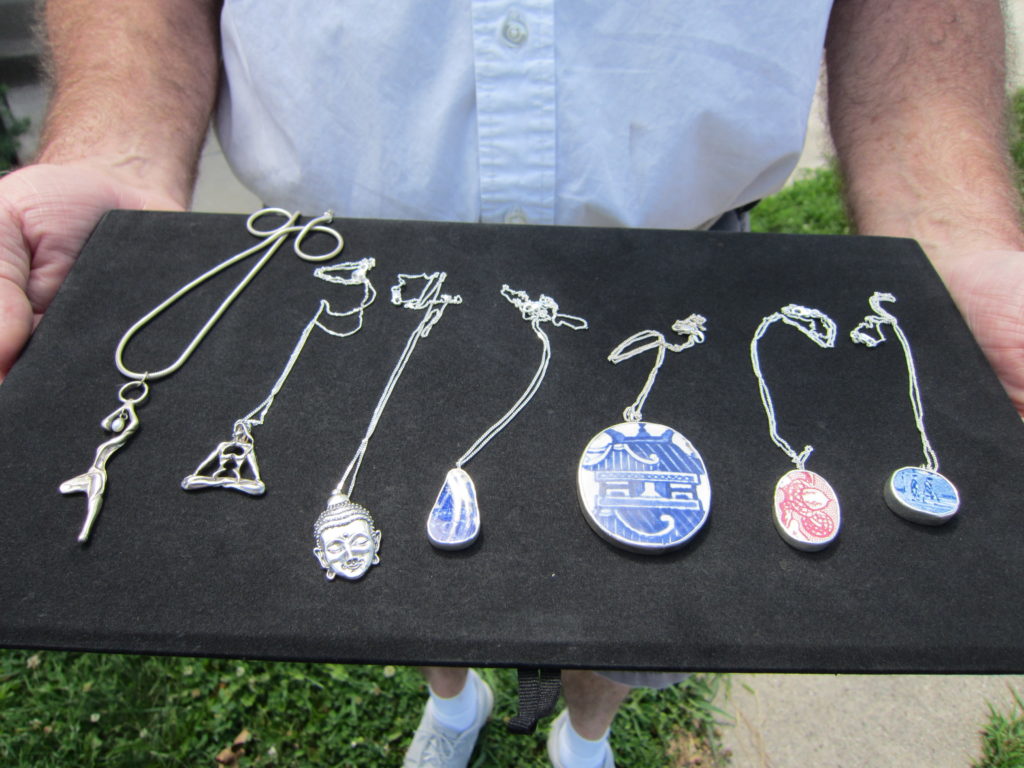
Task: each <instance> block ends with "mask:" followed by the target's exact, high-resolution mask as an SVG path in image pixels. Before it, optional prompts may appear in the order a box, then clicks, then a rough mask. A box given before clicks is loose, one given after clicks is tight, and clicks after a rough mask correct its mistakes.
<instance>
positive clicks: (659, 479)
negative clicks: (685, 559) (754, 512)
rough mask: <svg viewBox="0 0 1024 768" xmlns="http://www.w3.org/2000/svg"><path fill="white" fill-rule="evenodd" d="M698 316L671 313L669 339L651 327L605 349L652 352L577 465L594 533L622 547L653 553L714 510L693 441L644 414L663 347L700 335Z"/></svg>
mask: <svg viewBox="0 0 1024 768" xmlns="http://www.w3.org/2000/svg"><path fill="white" fill-rule="evenodd" d="M706 322H707V321H706V319H705V318H704V317H703V316H702V315H690V316H689V317H687V318H686V319H685V320H676V321H675V322H674V323H673V324H672V330H673V331H675V332H676V333H677V334H679V335H680V336H683V337H685V341H683V342H682V343H680V344H669V343H668V341H666V340H665V336H664V334H662V333H661V332H659V331H655V330H645V331H639V332H637V333H634V334H633V335H632V336H630V337H629V338H628V339H626V340H625V341H623V342H622V343H621V344H619V345H618V346H617V347H616V348H615V349H613V350H612V351H611V354H609V355H608V361H609V362H611V363H615V364H618V363H621V362H622V361H624V360H628V359H630V358H631V357H636V356H637V355H641V354H644V353H645V352H650V351H655V352H656V355H655V360H654V365H653V366H652V367H651V372H650V374H649V375H648V377H647V382H646V383H645V384H644V386H643V389H641V390H640V394H639V395H638V396H637V398H636V400H635V401H633V404H632V405H630V406H629V407H628V408H626V410H625V411H623V413H622V417H623V418H624V419H625V421H624V422H622V423H621V424H616V425H615V426H613V427H608V428H607V429H605V430H603V431H601V432H599V433H598V434H596V435H595V436H594V437H593V438H591V440H590V442H589V443H587V447H586V449H584V451H583V456H582V457H581V458H580V464H579V468H578V469H577V472H576V482H577V489H578V491H579V495H580V505H581V506H582V507H583V513H584V516H585V517H586V519H587V522H588V523H589V524H590V527H591V528H593V529H594V531H595V532H596V533H597V535H598V536H601V537H602V538H604V539H606V540H607V541H608V542H610V543H612V544H614V545H615V546H617V547H622V548H623V549H629V550H632V551H634V552H644V553H647V554H658V553H660V552H665V551H667V550H669V549H673V548H674V547H678V546H681V545H683V544H685V543H686V542H688V541H689V540H690V539H692V538H693V537H694V535H695V534H696V533H697V531H699V530H700V529H701V528H702V527H703V526H704V523H705V522H706V521H707V519H708V512H709V511H710V510H711V482H710V480H708V471H707V469H706V468H705V466H704V460H703V459H702V458H701V456H700V454H699V453H698V452H697V449H696V448H694V447H693V443H691V442H690V441H689V440H687V439H686V438H685V437H683V436H682V435H681V434H679V433H678V432H676V431H675V430H674V429H671V428H670V427H666V426H665V425H664V424H655V423H654V422H651V421H644V419H643V413H642V411H643V406H644V403H645V402H646V400H647V396H648V395H649V394H650V392H651V388H652V387H653V386H654V381H655V379H656V378H657V376H658V370H659V369H660V368H661V365H662V363H664V362H665V354H666V352H682V351H683V350H684V349H689V348H690V347H692V346H693V345H694V344H700V343H702V342H703V341H704V324H705V323H706Z"/></svg>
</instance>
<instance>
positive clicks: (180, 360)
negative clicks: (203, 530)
mask: <svg viewBox="0 0 1024 768" xmlns="http://www.w3.org/2000/svg"><path fill="white" fill-rule="evenodd" d="M300 215H301V214H299V213H289V212H288V211H284V210H282V209H280V208H264V209H263V210H260V211H256V212H255V213H253V214H252V215H251V216H249V218H248V220H247V221H246V229H247V230H248V231H249V233H250V234H251V235H253V236H255V237H259V238H261V240H260V242H259V243H257V244H256V245H254V246H252V247H251V248H248V249H247V250H244V251H241V252H240V253H236V254H235V255H234V256H231V257H230V258H228V259H225V260H224V261H222V262H221V263H220V264H218V265H216V266H215V267H213V268H212V269H209V270H207V271H206V272H204V273H203V274H201V275H199V276H198V277H197V278H195V279H194V280H192V281H190V282H189V283H187V284H185V285H183V286H182V287H181V288H179V289H178V290H177V291H175V292H174V293H173V294H171V295H170V296H168V297H167V298H166V299H164V300H163V301H162V302H161V303H160V304H158V305H157V306H155V307H154V308H153V309H151V310H150V311H149V312H147V313H146V314H145V315H143V316H142V317H141V318H139V320H137V321H136V322H135V324H134V325H132V326H131V328H129V329H128V330H127V331H126V332H125V334H124V335H123V336H122V337H121V340H120V342H118V345H117V349H116V350H115V352H114V365H115V366H116V367H117V370H118V371H119V372H120V373H121V375H122V376H124V377H125V378H127V379H129V381H128V383H127V384H125V385H124V386H122V387H121V389H120V391H119V392H118V399H119V400H120V401H121V405H120V406H119V407H118V408H116V409H115V410H114V411H113V412H112V413H111V414H110V415H109V416H107V417H106V418H105V419H103V421H101V422H100V426H102V427H103V429H104V430H106V431H107V432H113V433H114V435H115V437H113V438H111V439H110V440H108V441H106V442H105V443H102V444H101V445H100V446H99V447H98V448H97V449H96V455H95V458H94V459H93V462H92V465H90V467H89V469H87V470H86V471H85V472H84V473H82V474H81V475H78V476H76V477H73V478H71V479H70V480H66V481H64V482H63V483H61V485H60V491H61V493H84V494H86V517H85V523H84V524H83V526H82V529H81V532H80V533H79V535H78V541H79V542H81V543H85V542H86V541H88V539H89V534H90V532H91V531H92V526H93V524H94V523H95V522H96V518H97V516H98V515H99V512H100V508H101V507H102V505H103V494H104V491H105V490H106V485H107V466H106V465H107V462H108V461H109V460H110V458H111V457H112V456H113V455H114V453H116V452H117V451H118V450H119V449H120V448H121V447H122V446H124V444H125V443H126V442H127V441H128V439H129V438H130V437H131V436H132V435H134V434H135V432H136V431H137V430H138V428H139V419H138V416H137V414H136V412H135V408H136V406H139V405H142V403H143V402H145V400H146V398H147V397H148V396H149V384H150V382H154V381H159V380H160V379H163V378H166V377H168V376H170V375H172V374H173V373H175V372H176V371H177V370H179V369H180V368H181V367H182V366H183V365H184V364H185V363H186V362H187V361H188V359H189V358H190V357H191V356H192V353H193V352H194V351H195V349H196V347H198V346H199V344H200V343H201V342H202V341H203V339H205V338H206V336H207V334H208V333H209V332H210V331H211V330H212V328H213V326H214V325H216V323H217V321H218V320H220V318H221V316H223V314H224V313H225V312H227V311H228V309H229V308H230V307H231V304H232V303H233V302H234V301H235V299H236V298H238V295H239V294H240V293H241V292H242V291H243V290H245V288H246V287H247V286H248V285H249V283H250V282H252V280H253V279H254V278H255V277H256V275H257V274H259V272H260V270H261V269H263V267H264V266H265V265H266V263H267V262H268V261H269V260H270V258H271V257H272V256H273V255H274V254H275V253H277V251H278V249H279V248H280V247H281V244H282V243H283V242H284V241H285V240H286V239H288V237H289V236H291V235H293V234H294V235H295V236H296V237H295V244H294V248H295V253H296V255H297V256H298V257H299V258H301V259H303V260H305V261H326V260H327V259H332V258H334V257H335V256H336V255H337V254H338V253H339V252H340V251H341V249H342V247H343V246H344V241H343V240H342V237H341V235H340V234H338V232H337V231H335V230H334V229H331V228H330V227H327V226H324V225H325V224H327V223H329V222H330V221H331V218H332V217H331V214H330V213H325V214H324V215H322V216H318V217H317V218H315V219H311V220H310V221H309V222H307V223H306V224H304V225H300V224H299V223H298V222H299V218H300ZM266 216H283V217H284V219H285V221H284V223H283V224H280V225H279V226H276V227H272V228H270V229H260V228H259V224H258V222H259V221H260V219H261V218H264V217H266ZM314 232H320V233H324V234H327V235H329V236H331V237H332V238H334V240H335V247H334V248H332V249H331V250H330V251H328V252H327V253H321V254H309V253H306V252H305V251H304V250H303V249H302V244H303V242H304V241H305V239H306V238H307V237H308V236H309V235H311V234H312V233H314ZM260 251H264V253H263V255H262V256H261V257H260V259H259V260H258V261H257V262H256V264H255V265H254V266H253V267H252V268H251V269H250V270H249V272H248V273H247V274H246V275H245V276H244V277H243V278H242V279H241V280H239V281H238V283H237V284H236V285H235V287H234V288H233V289H232V290H231V292H230V293H229V294H228V295H227V297H226V298H225V299H224V300H223V301H222V302H221V303H220V306H218V307H217V309H216V310H214V312H213V314H211V315H210V316H209V317H208V318H207V319H206V322H205V323H204V324H203V326H202V328H200V329H199V331H198V332H197V333H196V334H195V336H193V337H192V339H191V341H189V342H188V344H187V345H186V346H185V348H184V349H183V350H182V352H181V354H179V355H178V357H177V359H176V360H174V361H173V362H172V363H171V364H170V365H168V366H167V367H165V368H161V369H160V370H156V371H153V370H147V371H134V370H132V369H130V368H128V367H127V366H126V365H125V362H124V352H125V348H126V347H127V346H128V344H129V342H130V341H131V340H132V339H133V338H134V337H135V334H136V333H138V332H139V331H140V330H141V329H142V328H144V327H145V326H147V325H148V324H149V323H150V322H152V321H153V320H154V319H155V318H156V317H157V316H159V315H160V314H161V313H162V312H164V310H166V309H167V308H169V307H170V306H172V305H173V304H175V303H176V302H177V301H178V300H179V299H181V298H182V297H183V296H185V295H186V294H187V293H189V292H190V291H192V290H193V289H195V288H197V287H199V286H200V285H202V284H203V283H205V282H206V281H208V280H210V279H211V278H212V277H214V276H215V275H218V274H220V273H221V272H223V271H224V270H226V269H227V268H228V267H231V266H232V265H234V264H237V263H238V262H240V261H243V260H245V259H247V258H249V257H250V256H252V255H254V254H256V253H259V252H260Z"/></svg>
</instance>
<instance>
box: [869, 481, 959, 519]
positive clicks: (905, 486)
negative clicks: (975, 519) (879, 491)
mask: <svg viewBox="0 0 1024 768" xmlns="http://www.w3.org/2000/svg"><path fill="white" fill-rule="evenodd" d="M884 493H885V502H886V503H887V504H888V505H889V509H891V510H892V511H893V512H895V513H896V514H897V515H899V516H900V517H902V518H904V519H906V520H909V521H910V522H912V523H919V524H921V525H942V524H943V523H945V522H946V521H947V520H949V519H950V518H951V517H953V515H955V514H956V511H957V509H959V508H960V494H959V493H957V490H956V486H954V485H953V484H952V483H951V482H949V480H947V479H946V478H945V477H943V476H942V475H940V474H939V473H938V472H935V471H932V470H930V469H925V468H924V467H901V468H900V469H897V470H896V471H895V472H893V473H892V476H891V477H890V478H889V482H888V483H886V485H885V490H884Z"/></svg>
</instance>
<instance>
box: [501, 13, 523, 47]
mask: <svg viewBox="0 0 1024 768" xmlns="http://www.w3.org/2000/svg"><path fill="white" fill-rule="evenodd" d="M501 36H502V37H503V38H505V42H506V43H508V44H509V45H511V46H514V47H515V48H519V47H520V46H522V45H523V44H524V43H525V42H526V38H528V37H529V36H530V30H529V29H527V28H526V22H524V21H523V18H522V16H520V15H519V14H518V13H516V12H515V11H513V12H512V13H510V14H509V15H508V16H507V17H506V19H505V23H504V24H502V26H501Z"/></svg>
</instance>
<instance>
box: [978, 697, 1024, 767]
mask: <svg viewBox="0 0 1024 768" xmlns="http://www.w3.org/2000/svg"><path fill="white" fill-rule="evenodd" d="M1010 693H1011V694H1012V696H1013V704H1012V705H1011V707H1010V710H1009V711H1008V712H1001V711H999V710H997V709H996V708H995V707H993V706H992V705H991V704H989V707H988V709H989V716H988V723H986V725H985V727H984V728H983V729H982V731H981V738H982V756H981V761H980V762H976V763H973V768H1021V767H1022V766H1024V701H1021V696H1020V694H1019V693H1017V692H1016V691H1011V692H1010Z"/></svg>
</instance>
